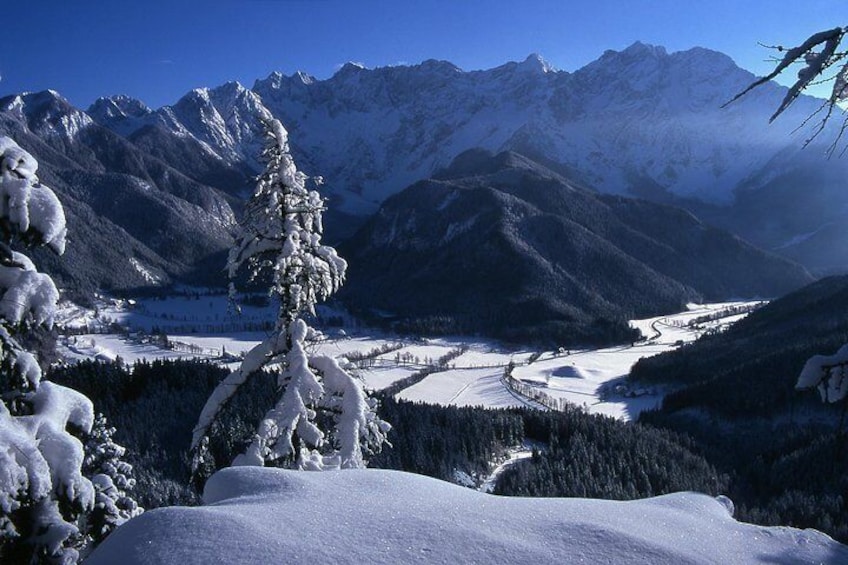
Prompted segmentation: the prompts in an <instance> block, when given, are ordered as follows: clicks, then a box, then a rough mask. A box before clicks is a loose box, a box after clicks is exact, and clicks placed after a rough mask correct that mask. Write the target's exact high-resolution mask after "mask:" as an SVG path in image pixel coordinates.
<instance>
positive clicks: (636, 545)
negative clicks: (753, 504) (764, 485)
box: [86, 467, 848, 565]
mask: <svg viewBox="0 0 848 565" xmlns="http://www.w3.org/2000/svg"><path fill="white" fill-rule="evenodd" d="M204 501H205V504H206V505H205V506H201V507H194V508H187V507H170V508H162V509H157V510H152V511H149V512H145V513H144V514H142V515H141V516H139V517H137V518H134V519H132V520H131V521H129V522H128V523H126V524H125V525H123V526H121V527H119V528H118V529H117V530H116V531H115V533H114V534H112V535H111V536H109V537H108V538H107V539H106V541H105V542H104V543H103V544H102V545H101V546H100V547H99V548H98V549H96V550H95V552H94V553H93V554H92V555H91V557H90V558H89V559H88V560H87V561H86V563H88V565H107V564H108V565H111V564H114V563H121V564H123V565H135V564H139V565H140V564H154V563H155V564H157V565H160V564H161V565H168V564H174V565H193V564H198V565H200V564H202V565H206V564H208V563H239V564H242V565H251V564H257V565H260V564H261V565H266V564H268V563H283V562H285V563H356V564H359V563H390V564H393V565H396V564H402V563H481V562H486V563H565V562H585V563H646V564H651V565H660V564H666V563H667V564H673V565H678V564H680V563H770V564H774V563H846V562H848V548H846V547H845V546H843V545H840V544H838V543H837V542H835V541H833V540H832V539H831V538H829V537H828V536H826V535H824V534H822V533H820V532H817V531H814V530H797V529H794V528H786V527H771V528H767V527H762V526H754V525H749V524H743V523H740V522H737V521H736V520H734V519H733V518H732V517H731V516H730V515H729V513H728V511H727V510H726V509H725V506H724V505H723V504H722V503H721V502H719V501H717V500H716V499H714V498H712V497H709V496H706V495H702V494H695V493H678V494H671V495H665V496H661V497H657V498H650V499H645V500H638V501H631V502H616V501H607V500H588V499H579V498H572V499H565V498H535V499H534V498H512V497H499V496H493V495H489V494H484V493H480V492H477V491H473V490H471V489H466V488H463V487H459V486H456V485H451V484H449V483H445V482H442V481H438V480H436V479H431V478H428V477H423V476H419V475H413V474H409V473H402V472H398V471H383V470H375V469H368V470H350V471H328V472H324V473H308V472H302V471H301V472H298V471H285V470H281V469H270V468H249V467H241V468H229V469H224V470H222V471H220V472H218V473H217V474H216V475H214V476H213V477H212V478H211V479H210V480H209V482H208V483H207V485H206V491H205V493H204Z"/></svg>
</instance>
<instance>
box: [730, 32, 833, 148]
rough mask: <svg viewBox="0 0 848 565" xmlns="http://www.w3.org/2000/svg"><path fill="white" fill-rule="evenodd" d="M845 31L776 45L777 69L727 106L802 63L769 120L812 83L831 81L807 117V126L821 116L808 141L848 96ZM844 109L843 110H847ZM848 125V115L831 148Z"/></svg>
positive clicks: (772, 119)
mask: <svg viewBox="0 0 848 565" xmlns="http://www.w3.org/2000/svg"><path fill="white" fill-rule="evenodd" d="M846 33H848V28H846V27H836V28H833V29H829V30H825V31H820V32H818V33H814V34H813V35H811V36H810V37H808V38H807V39H806V40H805V41H804V42H803V43H801V45H799V46H797V47H792V48H785V47H782V46H776V47H773V49H777V50H778V51H779V52H781V53H783V54H784V55H783V57H782V58H781V59H780V60H779V61H778V63H777V65H775V67H774V69H773V70H772V71H771V72H770V73H769V74H767V75H766V76H764V77H760V78H759V79H757V80H755V81H754V82H752V83H751V84H749V85H748V86H747V87H746V88H745V89H744V90H742V91H741V92H739V93H738V94H737V95H736V96H734V97H733V98H732V99H731V100H729V101H728V102H727V103H725V104H724V106H727V105H728V104H731V103H733V102H735V101H736V100H738V99H739V98H742V97H743V96H745V95H746V94H748V93H749V92H750V91H752V90H754V89H755V88H757V87H759V86H762V85H763V84H765V83H767V82H768V81H770V80H772V79H774V78H777V77H778V76H779V75H780V74H781V73H783V72H784V71H786V70H787V69H788V68H789V67H791V66H792V65H794V64H800V65H801V67H800V69H799V70H798V74H797V76H796V79H795V82H794V83H793V84H792V86H790V87H789V90H788V91H787V93H786V96H785V97H784V98H783V101H782V102H781V103H780V105H779V106H778V107H777V110H775V112H774V114H772V116H771V118H770V120H769V121H770V122H771V121H774V120H775V119H776V118H777V117H778V116H780V115H781V114H782V113H783V112H784V111H785V110H786V109H787V108H789V106H791V105H792V103H793V102H794V101H795V100H796V99H797V98H798V97H799V96H800V95H801V94H802V93H804V92H805V91H806V90H807V89H808V88H810V87H811V86H814V85H817V84H821V83H823V82H828V81H832V82H833V86H832V87H831V91H830V96H829V97H828V99H827V100H825V101H824V103H823V104H822V105H821V107H820V108H819V109H818V110H817V111H816V112H814V113H813V114H812V115H811V116H809V117H808V118H807V119H806V120H804V123H803V124H802V126H804V125H806V124H807V123H808V122H810V121H811V120H812V119H813V118H815V117H816V116H818V125H817V126H816V127H815V128H814V129H813V133H812V135H811V136H810V137H809V138H808V139H807V142H806V143H807V144H809V143H810V142H811V141H812V140H813V139H815V138H816V137H817V136H818V135H819V134H820V133H821V132H822V131H823V130H824V128H825V126H826V125H827V123H828V121H829V120H830V117H831V116H832V115H833V113H834V111H842V110H841V109H840V107H839V104H840V103H842V102H845V101H846V100H848V61H846V58H848V51H846V50H844V48H843V50H840V47H844V46H843V45H842V43H843V41H844V40H845V37H846ZM724 106H723V107H724ZM842 112H843V114H844V111H842ZM846 128H848V118H846V119H845V120H843V123H842V126H841V128H840V130H839V132H838V134H837V136H836V140H834V142H833V143H832V144H831V146H830V151H831V152H832V151H833V150H834V149H835V147H836V145H837V143H838V142H839V140H840V139H841V137H842V134H843V133H844V132H845V130H846Z"/></svg>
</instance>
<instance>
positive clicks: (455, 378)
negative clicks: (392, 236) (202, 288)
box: [57, 292, 761, 420]
mask: <svg viewBox="0 0 848 565" xmlns="http://www.w3.org/2000/svg"><path fill="white" fill-rule="evenodd" d="M759 304H761V303H760V302H758V301H742V302H726V303H715V304H702V305H695V304H691V305H690V306H689V309H687V310H686V311H684V312H680V313H677V314H673V315H667V316H658V317H654V318H648V319H643V320H634V321H632V322H631V325H632V326H633V327H635V328H637V329H639V331H640V332H641V333H642V335H643V339H642V340H640V341H636V342H634V343H632V344H624V345H620V346H613V347H605V348H599V349H566V348H560V349H559V350H555V351H532V350H529V349H527V348H519V349H515V348H508V347H505V346H503V345H501V344H498V343H496V342H493V341H488V340H483V339H479V338H473V337H439V338H426V337H421V338H411V337H408V336H398V335H387V334H382V333H380V332H376V331H373V330H369V329H367V328H358V327H356V326H353V327H351V326H350V325H349V326H348V327H346V328H344V329H341V328H329V329H327V331H326V332H325V333H324V335H323V336H322V338H321V339H320V340H316V341H314V342H313V343H312V344H311V347H312V348H314V349H315V350H316V351H317V352H319V353H322V354H327V355H331V356H333V357H337V358H338V357H344V358H348V359H349V360H352V362H353V363H354V364H355V365H356V366H357V367H358V369H357V370H358V373H359V374H360V375H361V377H362V378H363V379H364V381H365V385H366V388H368V389H371V390H383V389H386V388H388V387H389V386H392V385H394V384H396V383H399V382H400V381H402V380H403V379H407V378H409V377H411V376H413V375H415V374H416V373H419V372H421V371H426V372H427V373H428V374H427V375H426V376H424V377H423V378H422V379H421V380H419V381H418V382H415V383H414V384H411V386H408V387H405V388H402V389H401V390H400V391H399V392H398V393H397V396H398V398H401V399H404V400H409V401H416V402H426V403H431V404H441V405H453V406H482V407H487V408H503V407H509V406H532V407H537V408H545V405H547V406H548V407H554V408H555V407H556V406H557V405H558V404H559V403H562V402H567V403H571V404H576V405H578V406H583V407H584V408H585V410H586V411H588V412H589V413H597V414H605V415H609V416H614V417H616V418H620V419H623V420H631V419H635V418H636V417H637V416H638V414H639V412H640V411H642V410H644V409H648V408H652V407H654V406H656V405H657V403H659V402H660V400H661V399H662V396H663V392H664V391H663V390H662V389H659V388H650V389H641V388H640V389H632V388H629V387H628V386H627V385H626V384H625V383H624V380H625V378H626V377H627V374H628V373H629V371H630V367H631V366H632V365H633V364H634V363H635V362H636V361H638V360H639V359H640V358H642V357H647V356H652V355H657V354H659V353H663V352H665V351H670V350H672V349H675V348H678V347H680V346H682V345H684V344H686V343H689V342H691V341H693V340H695V339H697V338H698V337H699V336H700V335H701V334H702V333H703V332H705V331H718V330H720V329H721V328H723V327H726V326H727V325H728V324H731V323H733V322H735V321H738V320H739V319H740V318H741V317H743V316H744V315H745V312H747V311H749V310H750V309H752V308H755V307H757V306H758V305H759ZM325 314H326V315H327V316H328V317H329V316H332V315H333V314H334V312H332V311H329V312H325ZM271 321H272V318H271V310H270V309H268V308H262V307H257V306H244V307H243V308H242V312H241V314H235V313H233V312H231V311H230V308H229V306H228V302H227V300H226V297H224V296H222V295H202V294H201V293H199V292H197V293H194V294H189V295H186V296H174V297H170V298H166V299H139V300H132V301H127V300H105V299H104V300H102V301H101V302H100V304H99V305H98V307H97V308H96V311H95V310H89V309H84V308H80V307H77V306H74V305H72V304H68V303H65V305H64V307H62V308H60V312H59V315H58V316H57V324H58V325H59V326H61V327H63V328H64V331H65V332H66V334H67V335H65V336H63V337H62V338H61V339H60V355H61V356H62V357H63V358H64V359H65V360H67V361H69V362H73V361H75V360H83V359H90V358H98V359H102V360H114V359H116V358H118V357H120V358H121V359H122V360H123V361H124V362H125V363H127V364H130V365H131V364H133V363H134V362H135V361H138V360H142V359H147V360H154V359H177V358H201V359H208V360H212V361H215V362H218V363H222V364H231V363H233V362H235V361H236V360H237V357H238V356H239V355H241V354H243V353H245V352H247V351H249V350H250V349H251V348H252V347H254V346H255V345H256V344H258V343H259V342H260V341H261V340H262V339H264V338H265V337H266V335H267V332H265V331H259V330H255V329H254V330H253V331H250V328H257V327H261V326H263V324H265V325H267V324H270V323H271ZM118 326H120V327H123V328H126V330H127V331H125V332H122V333H116V332H115V330H114V328H116V327H118ZM110 327H111V328H112V329H111V330H110ZM216 328H220V329H222V330H231V331H221V332H219V333H215V332H213V331H209V330H210V329H216ZM71 334H73V335H71ZM445 356H449V357H450V360H449V361H447V362H441V363H440V361H439V360H440V359H441V358H443V357H445ZM508 367H511V368H512V370H511V375H512V377H511V378H509V377H507V376H506V373H507V368H508ZM416 380H417V379H416ZM540 395H541V396H540ZM540 400H541V401H542V403H541V404H540Z"/></svg>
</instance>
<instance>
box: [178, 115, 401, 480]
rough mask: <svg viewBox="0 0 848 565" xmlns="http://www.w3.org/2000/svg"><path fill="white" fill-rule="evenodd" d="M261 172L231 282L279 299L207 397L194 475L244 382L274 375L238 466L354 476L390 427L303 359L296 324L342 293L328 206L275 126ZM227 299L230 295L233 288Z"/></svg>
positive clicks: (311, 359) (358, 391) (334, 374)
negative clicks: (270, 322)
mask: <svg viewBox="0 0 848 565" xmlns="http://www.w3.org/2000/svg"><path fill="white" fill-rule="evenodd" d="M265 126H266V128H265V134H266V138H267V143H266V147H265V149H264V151H263V153H262V158H263V160H264V161H265V163H266V167H265V171H264V172H263V173H262V175H260V177H259V179H258V182H257V186H256V190H255V192H254V194H253V197H252V198H251V200H250V202H249V203H248V205H247V208H246V211H245V215H244V218H243V220H242V222H241V224H240V225H241V233H240V234H239V235H238V236H237V237H236V242H235V244H234V246H233V248H232V249H231V251H230V255H229V260H228V264H227V269H228V271H229V275H230V278H231V279H234V278H235V277H236V276H237V274H238V273H239V271H240V270H242V269H243V268H246V269H247V270H248V272H249V275H250V279H251V280H258V279H259V278H260V277H262V276H266V277H268V278H269V279H270V285H271V287H270V289H269V295H271V296H274V297H276V298H278V299H279V304H280V306H279V312H278V314H277V320H276V323H275V329H274V333H273V334H272V335H271V336H270V337H268V338H267V339H266V340H265V341H263V342H262V343H260V344H259V345H257V346H256V347H254V348H253V349H252V350H251V351H250V352H249V353H248V354H247V355H246V356H245V359H244V361H243V362H242V364H241V366H240V367H239V368H238V369H237V370H235V371H233V373H231V374H230V375H229V376H227V377H226V378H225V379H224V380H223V381H222V382H221V384H220V385H218V387H217V388H216V389H215V390H214V391H213V393H212V395H211V396H210V398H209V400H208V401H207V402H206V405H205V406H204V408H203V410H202V412H201V414H200V418H199V420H198V424H197V426H196V428H195V430H194V434H193V438H192V448H193V449H194V450H195V454H196V457H195V470H196V469H197V467H198V466H199V465H200V464H201V462H202V455H203V454H202V451H203V446H204V445H205V441H204V438H205V437H206V435H207V433H208V431H209V428H210V426H211V425H212V424H213V422H214V421H215V420H216V418H217V417H218V415H219V414H220V412H221V410H222V409H223V407H224V405H225V404H226V403H227V402H228V401H229V399H230V398H232V396H233V395H234V394H235V393H236V392H237V391H238V388H239V387H240V386H241V385H242V384H244V383H245V382H246V381H247V380H248V379H249V378H251V377H252V376H253V375H255V374H257V373H258V372H260V371H262V370H266V369H271V370H274V371H277V385H278V389H279V390H280V391H281V395H280V397H279V398H278V399H276V402H274V403H273V406H272V407H271V408H270V409H269V410H268V412H267V413H266V415H265V417H264V418H263V419H262V421H261V422H260V423H259V426H258V428H257V430H256V433H255V435H254V436H253V438H252V441H251V442H250V445H249V446H248V448H247V450H246V451H245V453H244V454H242V455H240V456H239V457H237V458H236V460H235V461H234V464H235V465H263V464H265V463H267V462H276V463H277V464H282V465H286V466H289V467H293V468H300V469H324V468H328V467H329V468H355V467H363V466H365V462H366V461H365V458H366V457H367V456H368V455H370V454H371V453H375V452H378V451H379V450H380V448H381V446H382V444H383V443H384V442H385V441H386V433H387V432H388V430H389V428H390V426H389V425H388V424H387V423H385V422H383V421H382V420H380V419H379V417H377V415H376V407H377V403H376V401H375V400H373V399H369V398H368V397H367V395H366V394H365V391H364V389H363V386H362V381H361V380H360V379H359V378H357V377H356V376H355V375H352V374H351V373H350V372H348V370H346V369H344V368H343V367H342V365H340V364H339V363H338V362H337V361H336V360H334V359H330V358H327V357H324V356H312V355H309V354H308V353H307V350H306V343H307V339H308V336H309V334H310V332H311V330H310V328H309V327H308V326H307V324H306V322H304V321H303V320H302V319H301V317H302V316H305V315H314V313H315V305H316V304H317V303H318V302H320V301H322V300H325V299H327V298H328V297H329V296H330V295H331V294H333V293H334V292H335V291H336V290H338V288H339V286H340V285H341V284H342V282H343V281H344V276H345V271H346V269H347V263H346V262H345V261H344V259H342V258H341V257H339V256H338V254H336V250H335V249H333V248H332V247H330V246H327V245H322V244H321V235H322V232H323V225H322V219H321V214H322V212H323V210H324V202H323V200H322V198H321V196H320V195H319V194H318V192H316V191H314V190H309V189H307V188H306V181H307V180H308V179H307V177H306V175H304V174H303V173H301V172H300V171H298V170H297V167H296V166H295V164H294V161H293V159H292V157H291V155H290V153H289V146H288V133H287V132H286V130H285V128H283V126H282V124H281V123H280V122H279V121H277V120H272V121H269V122H266V123H265ZM230 288H231V296H233V297H234V296H235V287H234V285H232V284H231V287H230Z"/></svg>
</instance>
